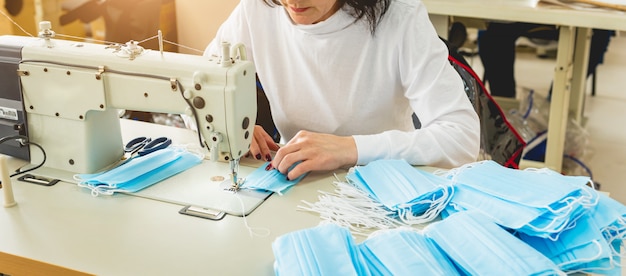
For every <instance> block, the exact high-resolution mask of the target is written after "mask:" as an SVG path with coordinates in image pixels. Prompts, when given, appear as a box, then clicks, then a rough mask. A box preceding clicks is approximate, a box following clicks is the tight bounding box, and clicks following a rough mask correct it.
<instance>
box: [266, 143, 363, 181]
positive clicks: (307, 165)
mask: <svg viewBox="0 0 626 276" xmlns="http://www.w3.org/2000/svg"><path fill="white" fill-rule="evenodd" d="M255 136H256V135H255ZM356 161H357V151H356V144H355V142H354V139H353V138H352V137H351V136H346V137H342V136H336V135H331V134H321V133H313V132H308V131H300V132H298V133H297V134H296V136H295V137H293V139H291V140H290V141H289V143H287V144H286V145H284V146H283V147H281V148H280V149H279V150H278V151H277V152H276V155H275V156H274V160H273V161H272V163H271V165H272V167H273V168H276V169H277V170H279V171H280V172H281V173H283V174H286V175H287V179H288V180H290V179H296V178H298V177H299V176H301V175H302V174H304V173H307V172H310V171H327V170H334V169H338V168H341V167H343V166H354V165H355V164H356ZM296 162H301V163H298V164H297V165H296V166H294V167H293V168H292V169H291V170H289V168H291V166H293V165H294V164H295V163H296Z"/></svg>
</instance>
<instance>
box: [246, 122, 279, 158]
mask: <svg viewBox="0 0 626 276" xmlns="http://www.w3.org/2000/svg"><path fill="white" fill-rule="evenodd" d="M278 148H279V146H278V145H277V144H276V143H274V140H273V139H272V137H271V136H270V135H269V134H267V132H266V131H265V129H263V127H261V126H259V125H255V126H254V134H253V137H252V143H251V144H250V154H251V155H252V156H253V157H254V158H255V159H257V160H265V161H267V162H269V161H272V153H271V151H277V150H278Z"/></svg>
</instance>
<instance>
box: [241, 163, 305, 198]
mask: <svg viewBox="0 0 626 276" xmlns="http://www.w3.org/2000/svg"><path fill="white" fill-rule="evenodd" d="M269 164H270V163H269V162H267V163H265V164H263V165H262V166H261V167H259V168H257V169H256V170H254V171H253V172H252V173H251V174H250V175H248V176H247V177H246V180H245V181H244V182H243V184H241V186H240V188H241V189H258V190H263V191H270V192H275V193H278V194H279V195H283V193H284V192H285V191H287V190H288V189H289V188H291V187H292V186H293V185H296V184H298V182H300V180H302V178H304V176H305V175H306V174H303V175H301V176H300V177H298V178H296V179H293V180H287V176H286V175H284V174H282V173H281V172H280V171H278V170H269V171H266V170H265V168H266V167H267V166H268V165H269ZM296 164H297V163H296Z"/></svg>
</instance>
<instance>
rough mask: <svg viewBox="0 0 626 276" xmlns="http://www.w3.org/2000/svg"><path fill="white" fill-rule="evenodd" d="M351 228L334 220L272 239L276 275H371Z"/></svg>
mask: <svg viewBox="0 0 626 276" xmlns="http://www.w3.org/2000/svg"><path fill="white" fill-rule="evenodd" d="M355 248H356V246H355V244H354V240H353V239H352V236H350V232H349V231H348V230H347V229H345V228H341V227H339V226H337V225H334V224H330V223H329V224H324V225H320V226H318V227H316V228H312V229H304V230H300V231H295V232H291V233H289V234H286V235H283V236H280V237H278V238H277V239H276V240H275V241H274V242H273V243H272V250H273V251H274V256H275V258H276V261H275V263H274V271H275V272H276V275H346V276H349V275H355V276H356V275H369V272H368V271H367V267H365V266H364V265H363V263H364V262H363V257H362V256H361V254H360V253H359V252H358V251H357V250H355Z"/></svg>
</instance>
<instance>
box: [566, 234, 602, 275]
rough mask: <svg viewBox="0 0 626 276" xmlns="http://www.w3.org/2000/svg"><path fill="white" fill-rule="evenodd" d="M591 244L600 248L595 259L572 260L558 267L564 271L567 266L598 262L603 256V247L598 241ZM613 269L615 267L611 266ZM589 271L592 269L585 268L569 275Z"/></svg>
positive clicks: (573, 271) (572, 271)
mask: <svg viewBox="0 0 626 276" xmlns="http://www.w3.org/2000/svg"><path fill="white" fill-rule="evenodd" d="M591 242H592V243H593V244H595V245H596V246H597V247H598V253H597V254H596V255H594V256H593V257H590V258H584V259H577V260H571V261H569V262H563V263H560V264H559V265H558V266H559V268H560V269H562V270H563V268H564V267H565V266H567V265H573V264H574V265H575V264H584V263H590V262H593V261H596V260H598V258H599V257H600V256H602V245H601V244H600V242H598V241H597V240H592V241H591ZM611 267H613V266H611ZM587 269H590V268H589V267H587V268H584V269H577V270H571V271H568V273H576V272H586V271H587ZM591 269H594V268H591Z"/></svg>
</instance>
